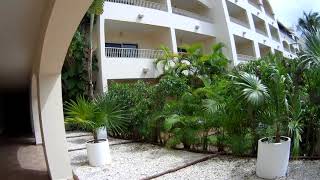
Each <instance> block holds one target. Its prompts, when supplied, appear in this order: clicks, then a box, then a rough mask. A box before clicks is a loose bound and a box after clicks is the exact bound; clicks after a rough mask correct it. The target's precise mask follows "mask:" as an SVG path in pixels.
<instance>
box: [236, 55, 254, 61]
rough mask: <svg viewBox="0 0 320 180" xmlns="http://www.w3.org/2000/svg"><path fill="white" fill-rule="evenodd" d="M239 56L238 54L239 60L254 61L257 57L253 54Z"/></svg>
mask: <svg viewBox="0 0 320 180" xmlns="http://www.w3.org/2000/svg"><path fill="white" fill-rule="evenodd" d="M237 56H238V61H252V60H255V59H256V58H255V57H253V56H248V55H244V54H238V55H237Z"/></svg>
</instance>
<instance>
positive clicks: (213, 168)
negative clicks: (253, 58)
mask: <svg viewBox="0 0 320 180" xmlns="http://www.w3.org/2000/svg"><path fill="white" fill-rule="evenodd" d="M255 165H256V160H255V159H253V158H245V159H240V158H232V157H225V156H223V157H217V158H213V159H210V160H208V161H205V162H202V163H198V164H196V165H193V166H189V167H187V168H185V169H181V170H179V171H176V172H174V173H170V174H167V175H164V176H161V177H159V178H157V180H169V179H184V180H191V179H192V180H194V179H197V180H207V179H208V180H209V179H215V180H220V179H221V180H225V179H232V180H238V179H239V180H240V179H245V180H262V179H261V178H258V177H257V176H256V175H255ZM319 179H320V161H302V160H301V161H300V160H299V161H291V162H290V164H289V176H288V177H284V178H279V180H319Z"/></svg>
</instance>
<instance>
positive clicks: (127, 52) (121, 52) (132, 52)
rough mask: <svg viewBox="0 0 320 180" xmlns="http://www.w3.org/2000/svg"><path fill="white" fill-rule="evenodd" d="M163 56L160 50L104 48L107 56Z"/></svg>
mask: <svg viewBox="0 0 320 180" xmlns="http://www.w3.org/2000/svg"><path fill="white" fill-rule="evenodd" d="M161 56H163V51H162V50H154V49H133V48H111V47H107V48H106V57H107V58H110V57H112V58H143V59H157V58H160V57H161Z"/></svg>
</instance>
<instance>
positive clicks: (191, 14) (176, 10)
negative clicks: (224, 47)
mask: <svg viewBox="0 0 320 180" xmlns="http://www.w3.org/2000/svg"><path fill="white" fill-rule="evenodd" d="M172 12H173V13H175V14H179V15H182V16H186V17H191V18H194V19H198V20H200V21H205V22H209V23H212V22H213V20H212V19H211V18H209V17H205V16H202V15H199V14H197V13H194V12H191V11H187V10H184V9H179V8H174V7H173V8H172Z"/></svg>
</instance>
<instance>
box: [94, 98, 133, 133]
mask: <svg viewBox="0 0 320 180" xmlns="http://www.w3.org/2000/svg"><path fill="white" fill-rule="evenodd" d="M95 103H96V106H97V108H98V109H99V111H100V112H102V114H103V121H104V122H105V126H106V127H107V129H108V130H109V132H111V133H112V134H117V135H118V134H121V133H123V132H124V131H125V130H126V128H127V126H128V124H129V118H128V114H127V113H126V111H125V110H124V109H123V108H122V107H120V106H119V105H117V104H116V103H115V102H113V101H111V100H110V99H109V98H108V96H107V95H103V96H100V97H98V98H96V100H95Z"/></svg>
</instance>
